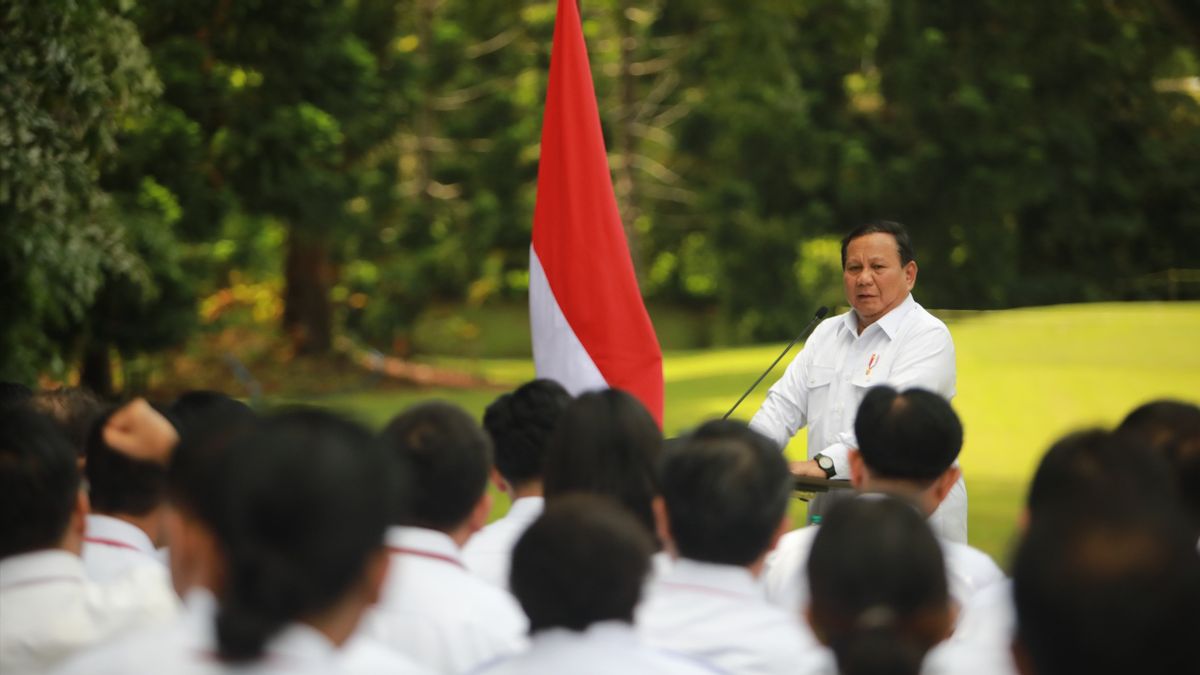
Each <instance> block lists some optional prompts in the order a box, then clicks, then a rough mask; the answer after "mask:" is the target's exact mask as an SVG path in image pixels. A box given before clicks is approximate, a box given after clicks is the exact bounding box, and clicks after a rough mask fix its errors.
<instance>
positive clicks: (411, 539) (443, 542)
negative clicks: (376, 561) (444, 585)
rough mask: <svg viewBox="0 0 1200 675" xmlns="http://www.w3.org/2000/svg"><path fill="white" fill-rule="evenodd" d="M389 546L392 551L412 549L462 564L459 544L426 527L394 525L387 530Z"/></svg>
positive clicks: (443, 534) (443, 533)
mask: <svg viewBox="0 0 1200 675" xmlns="http://www.w3.org/2000/svg"><path fill="white" fill-rule="evenodd" d="M387 545H388V547H389V548H391V549H393V550H394V549H398V548H400V549H411V550H414V551H421V552H423V553H427V554H432V555H435V556H439V557H447V558H451V559H453V560H454V561H456V562H457V563H458V564H459V565H461V564H462V557H461V556H460V554H459V549H458V544H455V543H454V540H453V539H451V538H450V535H448V534H446V533H445V532H439V531H437V530H430V529H426V528H424V527H407V526H403V525H394V526H392V527H389V528H388V530H387Z"/></svg>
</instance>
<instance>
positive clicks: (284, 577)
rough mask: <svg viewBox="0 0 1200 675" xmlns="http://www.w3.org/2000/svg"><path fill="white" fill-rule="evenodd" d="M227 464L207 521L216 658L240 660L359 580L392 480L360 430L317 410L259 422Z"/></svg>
mask: <svg viewBox="0 0 1200 675" xmlns="http://www.w3.org/2000/svg"><path fill="white" fill-rule="evenodd" d="M225 462H226V464H227V465H226V467H225V469H224V471H223V475H222V479H223V480H224V481H225V482H226V483H227V485H226V486H225V489H224V493H223V500H224V503H223V504H222V508H221V509H220V511H219V514H218V518H217V519H216V522H215V523H214V525H215V527H214V531H215V533H216V535H217V539H218V541H219V542H220V545H221V547H222V550H223V551H224V553H225V557H226V563H227V567H226V585H225V589H224V592H223V593H222V594H221V597H220V598H219V604H220V609H219V611H218V613H217V617H216V635H217V644H218V651H219V654H220V657H221V658H222V659H223V660H225V661H230V662H244V661H250V660H254V659H257V658H259V657H260V656H261V655H262V650H263V646H264V644H265V643H266V641H267V640H269V639H270V638H271V637H272V636H274V635H275V634H276V633H277V632H278V631H279V630H280V629H281V628H283V627H284V626H285V625H287V624H288V623H291V622H293V621H297V620H299V619H301V618H303V617H306V616H311V615H313V614H314V613H319V612H322V611H325V610H327V609H329V608H331V607H333V606H334V605H335V604H336V603H338V602H339V601H340V600H341V599H342V598H344V597H345V594H346V593H347V592H349V591H350V590H351V589H352V588H353V586H354V584H355V583H356V582H358V581H359V580H360V579H362V578H363V575H364V573H365V571H366V569H367V564H368V562H369V560H370V557H371V555H372V554H373V553H374V552H377V551H380V550H382V546H383V536H384V530H385V529H386V527H387V521H388V518H387V505H388V498H389V495H388V493H389V492H390V491H391V489H392V485H391V482H390V479H389V478H390V475H391V473H390V471H389V470H388V461H387V458H386V457H385V456H384V454H383V453H382V451H381V449H380V448H379V447H378V446H377V445H375V444H374V443H373V442H372V438H371V434H370V432H369V431H368V430H367V429H365V428H363V427H362V426H360V425H358V424H355V423H353V422H349V421H347V420H344V419H342V418H340V417H338V416H335V415H333V414H331V413H328V412H322V411H316V410H294V411H289V412H283V413H278V414H275V415H272V416H270V417H268V418H266V419H264V420H263V422H262V423H261V424H260V425H259V426H258V427H257V428H256V429H255V430H254V431H253V432H251V433H249V434H246V435H243V436H241V437H239V438H238V439H237V440H235V441H234V443H233V447H231V448H230V451H229V452H228V453H226V454H225Z"/></svg>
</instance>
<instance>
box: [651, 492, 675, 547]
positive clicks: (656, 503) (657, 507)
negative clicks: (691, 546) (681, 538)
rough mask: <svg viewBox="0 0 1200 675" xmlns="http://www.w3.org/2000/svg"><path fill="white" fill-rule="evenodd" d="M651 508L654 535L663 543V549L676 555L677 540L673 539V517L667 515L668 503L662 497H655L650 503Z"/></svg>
mask: <svg viewBox="0 0 1200 675" xmlns="http://www.w3.org/2000/svg"><path fill="white" fill-rule="evenodd" d="M650 508H651V510H653V511H654V533H655V534H657V535H658V540H659V541H661V542H662V545H663V549H665V550H666V551H667V552H668V553H670V554H671V555H676V551H675V540H674V539H673V538H672V537H671V516H670V514H668V513H667V501H666V500H665V499H663V498H662V497H661V496H659V497H655V498H654V499H653V500H652V501H651V502H650Z"/></svg>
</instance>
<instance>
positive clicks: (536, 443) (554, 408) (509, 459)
mask: <svg viewBox="0 0 1200 675" xmlns="http://www.w3.org/2000/svg"><path fill="white" fill-rule="evenodd" d="M570 402H571V395H570V394H568V393H567V390H566V389H563V387H562V385H561V384H559V383H557V382H555V381H554V380H533V381H532V382H526V383H525V384H523V385H521V386H520V387H517V388H516V389H515V390H514V391H512V392H510V393H507V394H504V395H502V396H500V397H499V398H497V399H496V400H495V401H493V402H492V404H491V405H489V406H488V407H487V410H486V411H484V413H483V428H484V429H486V430H487V433H488V435H489V436H491V438H492V443H493V444H494V445H495V450H496V469H497V470H499V471H500V475H501V476H504V480H506V481H508V482H509V483H511V484H513V485H514V486H516V485H520V484H522V483H526V482H529V481H531V480H535V479H538V478H541V477H542V458H543V456H545V453H546V441H547V439H549V438H550V433H551V432H552V431H554V425H555V424H557V423H558V418H559V417H560V416H561V415H562V412H563V411H564V410H566V409H567V404H568V403H570Z"/></svg>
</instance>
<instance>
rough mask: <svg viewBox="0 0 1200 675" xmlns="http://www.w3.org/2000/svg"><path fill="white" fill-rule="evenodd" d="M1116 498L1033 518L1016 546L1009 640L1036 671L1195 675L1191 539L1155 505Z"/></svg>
mask: <svg viewBox="0 0 1200 675" xmlns="http://www.w3.org/2000/svg"><path fill="white" fill-rule="evenodd" d="M1118 496H1119V495H1118ZM1120 501H1121V502H1122V503H1121V504H1119V505H1116V504H1112V503H1111V502H1108V503H1097V504H1095V505H1093V508H1092V509H1090V510H1089V511H1088V512H1087V513H1086V514H1081V513H1065V512H1058V513H1053V514H1049V515H1044V516H1039V517H1038V518H1035V519H1033V520H1032V521H1031V522H1030V526H1029V530H1028V531H1027V532H1026V534H1025V537H1024V538H1023V540H1022V541H1021V543H1020V545H1019V547H1018V549H1017V554H1016V559H1015V562H1014V564H1013V600H1014V605H1015V608H1016V616H1017V634H1016V642H1017V645H1018V648H1019V650H1020V651H1021V652H1022V653H1023V655H1024V657H1026V658H1028V659H1029V661H1030V663H1031V664H1032V666H1033V670H1034V671H1035V672H1037V673H1038V674H1039V675H1065V674H1068V673H1089V674H1090V675H1109V674H1111V675H1118V674H1122V675H1123V674H1125V673H1186V672H1195V671H1196V652H1195V650H1196V643H1197V639H1198V638H1200V623H1197V617H1198V616H1200V560H1197V558H1196V548H1195V546H1196V540H1195V539H1194V538H1193V537H1192V536H1191V535H1190V533H1189V532H1188V530H1187V528H1185V527H1184V526H1183V524H1182V523H1181V522H1180V521H1178V520H1177V518H1178V516H1177V515H1176V514H1173V513H1172V512H1170V511H1166V510H1161V509H1159V508H1158V507H1159V506H1160V505H1155V504H1149V505H1146V504H1132V505H1131V504H1129V503H1126V502H1128V501H1129V500H1124V499H1121V500H1120Z"/></svg>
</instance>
